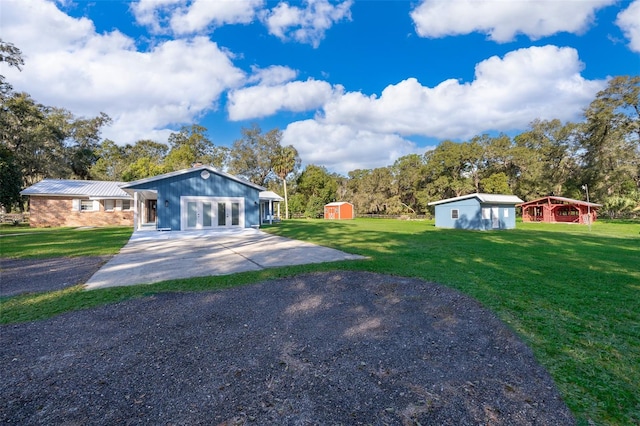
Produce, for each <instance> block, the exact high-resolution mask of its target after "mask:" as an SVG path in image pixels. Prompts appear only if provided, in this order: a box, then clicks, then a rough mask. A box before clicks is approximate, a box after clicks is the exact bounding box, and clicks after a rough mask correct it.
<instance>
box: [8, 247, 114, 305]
mask: <svg viewBox="0 0 640 426" xmlns="http://www.w3.org/2000/svg"><path fill="white" fill-rule="evenodd" d="M110 258H111V256H87V257H62V258H55V259H0V273H1V274H2V279H1V280H0V297H7V296H16V295H18V294H22V293H38V292H42V291H52V290H60V289H62V288H66V287H71V286H74V285H76V284H84V283H85V282H87V280H88V279H89V278H91V276H92V275H93V274H94V273H95V272H96V271H97V270H98V269H100V267H101V266H102V265H104V264H105V263H106V262H107V260H109V259H110Z"/></svg>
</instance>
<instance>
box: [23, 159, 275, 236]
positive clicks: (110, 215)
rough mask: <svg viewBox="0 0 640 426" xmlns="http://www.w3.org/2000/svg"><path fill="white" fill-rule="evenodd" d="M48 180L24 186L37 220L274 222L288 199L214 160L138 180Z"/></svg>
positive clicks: (170, 227)
mask: <svg viewBox="0 0 640 426" xmlns="http://www.w3.org/2000/svg"><path fill="white" fill-rule="evenodd" d="M47 181H49V180H45V181H42V182H40V183H38V184H36V185H33V186H31V187H29V188H27V189H25V190H24V191H22V194H23V195H29V196H30V197H31V200H30V203H31V218H32V226H106V225H129V226H131V225H133V227H134V230H141V229H149V230H155V229H158V230H166V231H179V230H196V229H213V228H219V227H225V228H249V227H259V226H260V225H261V224H263V223H272V222H273V220H274V218H276V215H275V213H274V212H275V211H278V212H279V202H280V201H281V200H282V198H281V197H280V196H278V195H277V194H275V193H273V192H270V191H266V188H264V187H262V186H260V185H256V184H254V183H251V182H248V181H246V180H244V179H241V178H239V177H236V176H233V175H230V174H228V173H225V172H222V171H219V170H217V169H215V168H213V167H210V166H200V167H195V168H191V169H185V170H179V171H176V172H171V173H166V174H163V175H159V176H154V177H150V178H146V179H140V180H137V181H134V182H100V181H54V182H57V184H53V183H51V181H49V183H47ZM41 184H42V185H41ZM62 201H63V202H62ZM52 203H53V204H54V205H55V214H52V213H51V212H50V210H52V208H51V207H50V206H51V205H52ZM89 213H93V214H89ZM97 213H102V214H97ZM43 216H44V217H46V219H47V220H46V221H45V220H43V219H42V217H43ZM278 216H279V214H278ZM107 219H109V220H107ZM116 219H117V220H116Z"/></svg>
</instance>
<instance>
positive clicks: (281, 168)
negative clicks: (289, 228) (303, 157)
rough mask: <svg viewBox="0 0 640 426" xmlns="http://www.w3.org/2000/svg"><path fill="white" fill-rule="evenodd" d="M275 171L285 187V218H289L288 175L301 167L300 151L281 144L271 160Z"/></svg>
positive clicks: (291, 146)
mask: <svg viewBox="0 0 640 426" xmlns="http://www.w3.org/2000/svg"><path fill="white" fill-rule="evenodd" d="M271 164H272V169H273V172H274V173H275V174H276V176H278V177H279V178H280V179H281V180H282V185H283V188H284V208H285V218H287V219H288V218H289V198H288V195H287V176H289V175H290V174H291V173H293V172H294V171H295V170H296V169H297V168H298V167H300V157H299V156H298V151H297V150H296V149H295V148H294V147H293V145H289V146H285V147H282V146H279V147H278V148H276V150H275V155H274V157H273V158H272V160H271Z"/></svg>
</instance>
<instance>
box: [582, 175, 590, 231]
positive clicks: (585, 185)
mask: <svg viewBox="0 0 640 426" xmlns="http://www.w3.org/2000/svg"><path fill="white" fill-rule="evenodd" d="M582 189H584V190H585V192H586V193H587V212H588V213H587V214H588V216H587V223H588V224H589V232H591V203H590V202H589V186H588V185H587V184H586V183H585V184H584V185H582Z"/></svg>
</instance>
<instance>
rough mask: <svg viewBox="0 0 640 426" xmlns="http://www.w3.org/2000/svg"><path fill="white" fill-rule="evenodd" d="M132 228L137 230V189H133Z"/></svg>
mask: <svg viewBox="0 0 640 426" xmlns="http://www.w3.org/2000/svg"><path fill="white" fill-rule="evenodd" d="M133 230H134V231H137V230H138V191H133Z"/></svg>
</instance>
